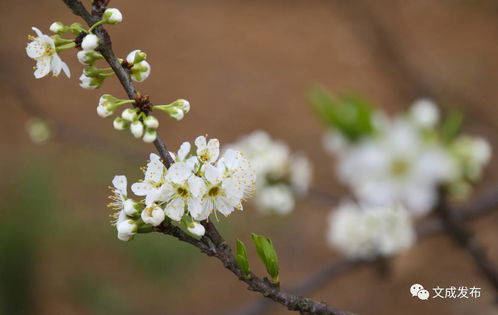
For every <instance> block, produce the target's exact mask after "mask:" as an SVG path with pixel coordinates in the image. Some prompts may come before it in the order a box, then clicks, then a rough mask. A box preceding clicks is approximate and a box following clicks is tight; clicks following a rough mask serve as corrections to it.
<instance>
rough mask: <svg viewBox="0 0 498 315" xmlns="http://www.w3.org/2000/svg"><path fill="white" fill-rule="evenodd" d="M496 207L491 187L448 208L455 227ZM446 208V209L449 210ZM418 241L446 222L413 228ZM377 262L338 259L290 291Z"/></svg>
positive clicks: (232, 314)
mask: <svg viewBox="0 0 498 315" xmlns="http://www.w3.org/2000/svg"><path fill="white" fill-rule="evenodd" d="M497 208H498V186H496V187H493V188H492V189H490V190H489V191H488V192H486V193H484V194H482V195H481V196H480V197H478V198H477V199H476V200H474V201H473V202H471V203H470V204H469V205H467V206H465V207H461V208H454V209H450V210H451V211H452V212H453V213H454V214H455V215H454V220H455V221H456V222H458V224H462V222H463V221H466V220H469V219H474V218H476V217H478V216H481V215H484V214H487V213H490V212H491V211H493V210H496V209H497ZM448 209H449V207H448ZM415 231H416V234H417V238H418V239H422V238H427V237H429V236H433V235H436V234H438V233H442V232H446V228H445V223H444V221H443V220H441V219H438V218H432V219H428V220H425V221H424V222H423V223H421V224H419V225H418V226H417V227H416V229H415ZM377 262H378V261H377V260H372V261H365V260H348V259H340V260H337V261H333V262H330V263H327V264H325V265H323V267H322V268H320V269H319V270H318V271H317V272H315V273H314V274H312V275H311V276H309V277H307V278H305V279H304V280H302V281H301V282H300V283H298V284H296V285H295V286H294V287H292V288H290V289H289V292H292V293H294V294H309V293H311V292H313V291H315V290H317V289H318V288H320V287H322V286H323V285H325V284H327V283H328V282H330V281H331V280H332V279H334V278H336V277H338V276H341V275H344V274H347V273H348V272H352V271H354V270H357V269H358V268H360V267H362V266H375V265H376V264H377ZM272 306H273V305H272V304H271V303H269V302H268V301H266V300H262V299H259V300H257V301H254V302H250V303H248V304H246V305H244V306H242V307H241V308H239V309H237V310H233V311H229V312H226V313H225V315H257V314H261V313H263V312H264V311H266V310H268V309H269V308H271V307H272Z"/></svg>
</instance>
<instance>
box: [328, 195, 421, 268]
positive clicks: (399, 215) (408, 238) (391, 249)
mask: <svg viewBox="0 0 498 315" xmlns="http://www.w3.org/2000/svg"><path fill="white" fill-rule="evenodd" d="M327 241H328V243H329V245H330V246H331V247H333V248H336V249H338V250H339V251H341V252H342V253H343V254H345V255H346V256H347V257H349V258H351V259H371V258H375V257H377V256H390V255H393V254H396V253H398V252H400V251H402V250H404V249H407V248H409V247H411V246H412V245H413V243H414V242H415V233H414V230H413V227H412V222H411V220H410V217H409V216H408V213H407V211H406V210H405V209H404V208H403V207H402V206H384V207H367V206H365V205H363V206H361V205H358V204H355V203H353V202H342V203H341V204H340V205H339V207H338V208H337V209H336V211H333V212H332V213H331V215H330V217H329V229H328V231H327Z"/></svg>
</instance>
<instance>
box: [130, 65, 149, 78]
mask: <svg viewBox="0 0 498 315" xmlns="http://www.w3.org/2000/svg"><path fill="white" fill-rule="evenodd" d="M149 75H150V64H149V63H148V62H147V61H142V62H139V63H136V64H135V65H133V67H131V79H132V80H133V81H135V82H143V81H145V80H146V79H147V78H148V77H149Z"/></svg>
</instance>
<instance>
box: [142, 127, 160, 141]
mask: <svg viewBox="0 0 498 315" xmlns="http://www.w3.org/2000/svg"><path fill="white" fill-rule="evenodd" d="M156 139H157V132H156V131H155V130H154V129H147V130H146V131H145V134H144V137H143V138H142V140H143V141H144V142H146V143H152V142H154V141H156Z"/></svg>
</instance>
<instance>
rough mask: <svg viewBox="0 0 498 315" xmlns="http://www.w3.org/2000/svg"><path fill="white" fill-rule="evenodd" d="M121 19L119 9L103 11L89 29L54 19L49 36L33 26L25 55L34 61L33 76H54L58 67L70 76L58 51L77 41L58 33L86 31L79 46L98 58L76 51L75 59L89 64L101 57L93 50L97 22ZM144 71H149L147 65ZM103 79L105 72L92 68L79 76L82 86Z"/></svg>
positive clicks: (92, 85)
mask: <svg viewBox="0 0 498 315" xmlns="http://www.w3.org/2000/svg"><path fill="white" fill-rule="evenodd" d="M122 20H123V16H122V14H121V12H120V11H119V10H118V9H115V8H109V9H106V10H105V12H104V14H103V17H102V20H101V21H99V22H97V23H96V24H95V25H94V26H92V27H91V28H90V29H89V30H85V29H84V28H83V26H82V25H81V24H78V23H73V24H71V25H68V26H66V25H64V24H63V23H61V22H54V23H52V24H51V25H50V31H52V32H53V33H56V35H53V36H48V35H45V34H43V33H42V32H41V31H40V30H39V29H38V28H36V27H33V30H34V31H35V33H36V35H37V36H36V37H34V36H31V35H30V36H29V37H28V38H29V40H30V42H29V43H28V46H27V47H26V53H27V54H28V57H30V58H32V59H34V60H35V61H36V67H35V72H34V75H35V78H37V79H39V78H43V77H44V76H46V75H47V74H49V73H50V72H52V73H53V75H54V76H58V75H59V73H60V72H61V70H62V71H64V73H65V74H66V75H67V77H70V75H71V73H70V71H69V67H68V66H67V64H66V63H65V62H63V61H62V60H61V58H60V57H59V54H58V52H59V51H62V50H65V49H70V48H74V47H75V46H76V41H75V40H74V39H64V38H62V37H61V36H60V35H64V34H65V33H68V32H72V33H73V35H80V34H86V35H85V36H84V37H83V38H82V39H81V43H80V46H81V49H83V50H82V51H83V52H92V53H93V54H94V55H97V57H96V56H94V57H89V56H87V55H86V53H81V52H79V53H78V60H80V62H82V60H85V61H84V62H82V63H84V64H85V65H92V64H93V62H95V60H96V59H101V58H102V57H101V56H100V54H99V53H97V52H95V49H97V47H98V45H99V39H98V37H97V36H96V35H95V34H93V33H92V30H93V29H94V28H95V27H97V26H99V25H102V24H117V23H120V22H121V21H122ZM95 58H96V59H95ZM91 60H93V61H91ZM147 71H148V72H150V66H149V67H148V70H147ZM148 72H147V73H148ZM106 75H109V74H106ZM104 78H105V75H104V74H103V73H102V72H98V73H97V72H96V71H95V70H93V71H84V72H83V75H82V76H81V77H80V81H81V86H82V87H84V88H96V87H99V86H100V85H101V84H102V81H103V79H104Z"/></svg>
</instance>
